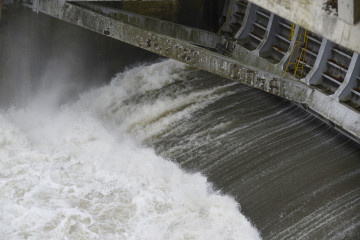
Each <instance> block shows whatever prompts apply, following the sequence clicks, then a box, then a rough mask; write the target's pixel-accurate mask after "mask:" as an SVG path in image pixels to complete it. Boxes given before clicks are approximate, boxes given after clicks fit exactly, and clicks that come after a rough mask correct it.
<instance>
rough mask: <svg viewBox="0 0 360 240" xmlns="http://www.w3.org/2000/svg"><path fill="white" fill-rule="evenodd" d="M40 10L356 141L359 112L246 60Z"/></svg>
mask: <svg viewBox="0 0 360 240" xmlns="http://www.w3.org/2000/svg"><path fill="white" fill-rule="evenodd" d="M40 11H41V12H44V13H46V14H49V15H51V16H55V17H57V18H59V19H61V20H64V21H66V22H69V23H72V24H75V25H78V26H81V27H84V28H87V29H89V30H92V31H95V32H98V33H100V34H103V35H106V36H109V37H112V38H114V39H117V40H120V41H123V42H126V43H129V44H131V45H134V46H138V47H140V48H143V49H146V50H148V51H151V52H154V53H157V54H160V55H163V56H166V57H169V58H173V59H176V60H179V61H181V62H184V63H187V64H189V65H191V66H194V67H196V68H199V69H203V70H206V71H208V72H212V73H214V74H217V75H220V76H223V77H226V78H229V79H232V80H235V81H238V82H241V83H244V84H247V85H249V86H252V87H255V88H258V89H261V90H263V91H266V92H269V93H271V94H274V95H277V96H280V97H283V98H286V99H289V100H291V101H294V102H297V103H302V104H304V105H307V106H308V107H309V109H311V110H312V111H313V112H316V113H317V114H319V115H320V116H322V117H323V118H326V119H328V121H330V122H332V123H333V124H334V125H335V126H337V127H339V128H341V129H343V130H344V131H345V132H347V133H348V134H349V135H350V136H354V138H356V139H360V114H359V113H357V112H355V111H354V110H353V109H350V108H348V107H347V106H345V105H343V104H342V103H339V102H338V101H336V100H335V99H331V98H330V97H329V96H327V95H325V94H323V93H321V92H319V91H317V90H316V89H314V88H313V87H311V86H308V85H306V84H304V83H302V82H299V81H293V80H291V79H289V78H281V76H279V75H274V74H270V73H264V72H261V71H259V70H253V68H254V67H253V66H249V65H247V61H248V60H247V59H246V58H245V59H237V60H236V59H233V58H230V57H226V56H223V55H220V54H218V53H215V52H212V51H209V50H206V49H204V48H201V47H198V46H195V45H193V44H190V43H187V42H185V41H182V40H178V39H175V38H171V37H168V36H165V35H161V34H158V33H154V32H152V31H147V30H144V29H142V28H139V27H136V26H132V25H129V24H127V23H123V22H121V21H119V20H115V19H112V18H110V17H108V16H104V15H100V14H98V13H96V12H93V11H91V10H88V9H84V8H82V7H79V6H76V5H72V4H68V3H65V4H64V3H61V2H57V1H56V2H51V3H49V2H46V3H44V2H41V4H40ZM259 59H260V58H259ZM252 61H256V59H253V60H252Z"/></svg>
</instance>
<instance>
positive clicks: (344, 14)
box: [338, 0, 360, 24]
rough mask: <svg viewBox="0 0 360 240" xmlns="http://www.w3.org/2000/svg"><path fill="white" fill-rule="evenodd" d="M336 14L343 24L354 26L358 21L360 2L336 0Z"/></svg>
mask: <svg viewBox="0 0 360 240" xmlns="http://www.w3.org/2000/svg"><path fill="white" fill-rule="evenodd" d="M338 13H339V18H340V19H341V20H343V21H344V22H346V23H350V24H355V23H356V22H357V21H358V20H359V19H360V1H359V0H338Z"/></svg>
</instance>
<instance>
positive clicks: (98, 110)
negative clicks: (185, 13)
mask: <svg viewBox="0 0 360 240" xmlns="http://www.w3.org/2000/svg"><path fill="white" fill-rule="evenodd" d="M65 88H66V86H65ZM58 89H59V86H58V85H57V86H56V87H55V88H53V89H46V91H43V92H41V93H40V94H39V95H37V96H36V97H34V98H33V99H32V100H31V101H29V103H28V104H27V106H25V107H16V108H15V107H13V108H10V109H7V110H3V111H2V112H1V114H0V169H1V171H0V206H1V208H0V236H1V239H50V238H53V239H207V240H208V239H260V235H261V236H262V237H263V238H265V239H341V238H344V239H357V237H359V236H360V147H359V145H357V144H355V143H353V142H351V141H350V140H348V139H346V138H344V137H343V136H341V135H340V134H338V133H337V132H335V131H334V130H332V129H331V128H330V127H328V126H327V125H325V124H323V123H321V122H320V121H319V120H318V119H316V118H315V117H313V116H311V115H309V114H307V113H306V112H304V111H302V110H301V109H300V108H299V107H298V106H296V105H294V104H292V103H289V102H287V101H284V100H282V99H279V98H277V97H274V96H271V95H269V94H266V93H261V92H259V91H257V90H253V89H250V88H249V87H246V86H244V85H240V84H236V83H234V82H231V81H227V80H225V79H222V78H219V77H216V76H213V75H211V74H208V73H205V72H202V71H199V70H195V69H192V68H189V67H187V66H185V65H183V64H181V63H178V62H176V61H173V60H166V61H163V62H159V63H154V64H151V65H143V66H137V67H133V68H131V69H128V70H126V71H124V72H122V73H119V74H117V75H116V76H115V77H114V78H113V79H112V81H111V83H110V84H109V85H105V86H103V87H100V88H96V89H92V90H90V91H88V92H85V93H82V94H81V95H80V96H79V98H78V99H77V100H74V101H73V102H69V103H66V104H62V105H60V104H59V103H62V102H63V100H62V99H61V98H62V95H63V91H64V88H60V89H62V91H60V92H59V91H58ZM205 176H206V177H205ZM210 182H211V183H212V184H211V183H210ZM257 229H259V230H257Z"/></svg>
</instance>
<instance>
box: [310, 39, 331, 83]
mask: <svg viewBox="0 0 360 240" xmlns="http://www.w3.org/2000/svg"><path fill="white" fill-rule="evenodd" d="M333 46H334V43H333V42H331V41H330V40H328V39H326V38H323V39H322V43H321V46H320V50H319V53H318V55H317V58H316V61H315V64H314V67H313V68H312V69H311V70H310V72H309V74H308V75H307V76H306V78H305V82H306V83H307V84H308V85H311V84H313V85H316V84H319V83H320V82H321V75H322V74H323V72H325V71H326V69H327V63H326V60H327V59H328V58H330V56H331V48H332V47H333Z"/></svg>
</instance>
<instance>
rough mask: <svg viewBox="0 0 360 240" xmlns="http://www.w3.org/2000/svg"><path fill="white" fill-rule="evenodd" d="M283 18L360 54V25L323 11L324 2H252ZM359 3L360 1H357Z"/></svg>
mask: <svg viewBox="0 0 360 240" xmlns="http://www.w3.org/2000/svg"><path fill="white" fill-rule="evenodd" d="M250 1H251V2H252V3H254V4H256V5H259V6H260V7H263V8H265V9H267V10H269V11H271V12H273V13H275V14H277V15H279V16H281V17H283V18H286V19H288V20H290V21H292V22H295V23H297V24H299V25H301V26H302V27H304V28H306V29H308V30H310V31H312V32H314V33H317V34H320V35H322V36H324V37H325V38H327V39H329V40H331V41H333V42H335V43H338V44H340V45H342V46H344V47H346V48H349V49H351V50H353V51H355V52H357V53H360V44H359V39H360V23H357V24H355V25H353V24H349V23H346V22H344V21H341V20H340V19H339V18H338V17H336V16H331V15H329V14H327V13H326V12H325V11H324V10H323V6H322V4H323V0H311V1H309V0H296V1H294V0H250ZM356 1H358V0H356Z"/></svg>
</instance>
